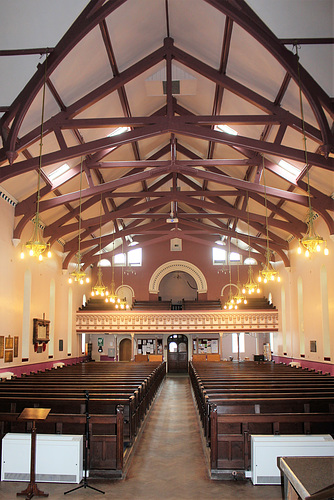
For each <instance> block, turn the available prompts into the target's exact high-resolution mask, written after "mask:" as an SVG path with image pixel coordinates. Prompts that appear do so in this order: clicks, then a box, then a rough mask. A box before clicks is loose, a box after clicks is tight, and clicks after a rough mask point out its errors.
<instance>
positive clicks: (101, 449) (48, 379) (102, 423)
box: [0, 362, 166, 477]
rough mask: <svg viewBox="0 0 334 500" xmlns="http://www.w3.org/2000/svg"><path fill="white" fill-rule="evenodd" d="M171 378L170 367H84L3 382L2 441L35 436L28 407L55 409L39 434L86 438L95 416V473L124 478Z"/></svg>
mask: <svg viewBox="0 0 334 500" xmlns="http://www.w3.org/2000/svg"><path fill="white" fill-rule="evenodd" d="M165 374H166V366H165V363H159V362H157V363H154V362H150V363H122V362H115V363H110V362H109V363H103V362H101V363H94V362H89V363H79V364H77V365H72V366H66V367H63V368H58V369H52V370H47V371H43V372H38V373H35V374H30V375H28V376H25V377H20V378H16V379H11V380H6V381H3V382H1V383H0V408H1V413H0V438H1V440H2V438H3V436H4V435H5V434H6V433H7V432H29V431H30V426H29V423H25V422H22V421H18V420H17V417H18V416H19V414H20V413H21V412H22V411H23V409H24V408H32V407H40V408H50V409H51V412H50V414H49V416H48V418H47V419H46V420H45V421H44V422H39V423H38V428H37V432H38V433H43V434H45V433H47V434H54V433H57V434H82V435H84V436H85V429H86V427H85V425H86V416H87V414H88V416H89V420H88V421H89V428H90V450H89V457H88V464H87V465H88V468H89V471H90V475H95V476H104V477H122V475H123V468H124V458H125V457H127V455H128V454H129V453H128V452H129V450H130V449H131V446H132V444H133V443H134V440H135V438H136V436H137V435H138V432H139V429H140V426H141V424H142V422H143V420H144V418H145V415H146V413H147V411H148V409H149V407H150V405H151V403H152V401H153V398H154V396H155V394H156V392H157V390H158V388H159V386H160V384H161V382H162V380H163V378H164V376H165Z"/></svg>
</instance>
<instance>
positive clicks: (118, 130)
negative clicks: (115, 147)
mask: <svg viewBox="0 0 334 500" xmlns="http://www.w3.org/2000/svg"><path fill="white" fill-rule="evenodd" d="M130 130H131V129H130V127H117V128H115V130H113V131H112V132H110V134H108V136H107V137H114V136H115V135H119V134H123V133H124V132H129V131H130Z"/></svg>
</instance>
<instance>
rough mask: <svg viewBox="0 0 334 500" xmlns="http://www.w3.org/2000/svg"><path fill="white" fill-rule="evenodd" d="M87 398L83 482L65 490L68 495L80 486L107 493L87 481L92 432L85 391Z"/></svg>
mask: <svg viewBox="0 0 334 500" xmlns="http://www.w3.org/2000/svg"><path fill="white" fill-rule="evenodd" d="M85 400H86V425H85V434H86V441H85V456H84V463H85V472H84V477H83V479H82V482H81V483H82V484H80V485H79V486H77V487H76V488H72V489H71V490H68V491H65V492H64V495H67V493H72V491H76V490H79V489H80V488H89V489H91V490H94V491H97V492H98V493H102V494H103V495H104V494H105V491H102V490H99V489H97V488H94V487H93V486H90V485H89V484H88V482H87V467H88V450H89V448H90V433H89V419H90V416H89V404H88V402H89V392H88V391H85Z"/></svg>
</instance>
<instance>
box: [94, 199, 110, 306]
mask: <svg viewBox="0 0 334 500" xmlns="http://www.w3.org/2000/svg"><path fill="white" fill-rule="evenodd" d="M101 255H102V195H101V203H100V252H99V265H98V271H97V282H96V284H95V285H94V286H93V287H92V291H91V296H92V297H94V296H97V297H98V296H101V297H104V296H105V295H108V294H109V291H108V288H107V287H106V286H105V285H104V283H103V279H102V268H101Z"/></svg>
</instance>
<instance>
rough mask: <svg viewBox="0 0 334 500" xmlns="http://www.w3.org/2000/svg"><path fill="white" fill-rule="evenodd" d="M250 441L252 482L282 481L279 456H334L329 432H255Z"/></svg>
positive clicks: (274, 482)
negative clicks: (256, 433)
mask: <svg viewBox="0 0 334 500" xmlns="http://www.w3.org/2000/svg"><path fill="white" fill-rule="evenodd" d="M251 443H252V444H251V446H252V461H251V463H252V475H251V477H252V483H253V484H281V472H280V470H279V468H278V467H277V457H303V456H304V457H310V456H311V457H312V456H313V457H326V456H327V457H333V456H334V440H333V438H332V437H331V436H330V434H319V435H317V434H309V435H304V434H300V435H298V434H294V435H291V434H290V435H286V436H284V435H277V436H276V435H268V436H265V435H254V436H251Z"/></svg>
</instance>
